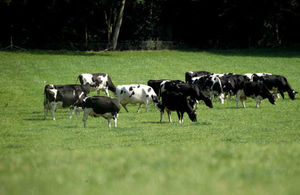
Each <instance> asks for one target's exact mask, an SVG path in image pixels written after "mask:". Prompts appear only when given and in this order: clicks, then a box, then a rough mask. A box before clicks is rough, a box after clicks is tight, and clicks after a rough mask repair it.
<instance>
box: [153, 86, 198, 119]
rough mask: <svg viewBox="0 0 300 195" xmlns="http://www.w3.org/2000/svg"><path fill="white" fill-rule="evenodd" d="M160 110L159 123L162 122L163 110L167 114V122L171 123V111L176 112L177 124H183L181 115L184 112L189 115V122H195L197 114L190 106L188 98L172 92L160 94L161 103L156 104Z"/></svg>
mask: <svg viewBox="0 0 300 195" xmlns="http://www.w3.org/2000/svg"><path fill="white" fill-rule="evenodd" d="M157 107H158V108H159V110H160V113H161V114H160V122H162V116H163V113H164V110H166V111H167V113H168V118H169V122H172V119H171V111H176V112H177V116H178V119H179V123H182V122H183V114H184V113H185V112H186V113H187V114H188V115H189V118H190V119H191V121H193V122H196V121H197V114H196V112H195V110H193V107H192V106H191V104H190V102H189V100H188V98H187V97H186V96H185V95H184V94H183V93H180V92H179V93H178V92H174V91H171V92H170V91H165V92H164V93H162V102H160V103H159V104H157Z"/></svg>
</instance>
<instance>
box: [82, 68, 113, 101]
mask: <svg viewBox="0 0 300 195" xmlns="http://www.w3.org/2000/svg"><path fill="white" fill-rule="evenodd" d="M78 80H79V81H80V83H81V84H82V85H85V84H90V86H91V89H92V90H93V91H95V90H97V94H98V95H99V94H100V90H101V91H104V92H105V94H106V95H107V96H109V93H108V90H110V91H112V92H113V93H116V87H115V85H114V84H113V82H112V81H111V79H110V76H109V75H108V74H105V73H91V74H90V73H83V74H80V75H79V76H78Z"/></svg>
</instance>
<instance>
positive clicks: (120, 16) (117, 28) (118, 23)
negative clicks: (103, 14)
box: [112, 0, 126, 50]
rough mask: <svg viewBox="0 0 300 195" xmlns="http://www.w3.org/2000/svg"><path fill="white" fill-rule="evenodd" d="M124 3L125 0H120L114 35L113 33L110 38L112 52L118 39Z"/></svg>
mask: <svg viewBox="0 0 300 195" xmlns="http://www.w3.org/2000/svg"><path fill="white" fill-rule="evenodd" d="M125 1H126V0H122V3H121V8H120V12H119V15H118V18H117V23H116V26H115V28H114V33H113V37H112V49H113V50H116V48H117V43H118V37H119V33H120V28H121V25H122V20H123V12H124V7H125Z"/></svg>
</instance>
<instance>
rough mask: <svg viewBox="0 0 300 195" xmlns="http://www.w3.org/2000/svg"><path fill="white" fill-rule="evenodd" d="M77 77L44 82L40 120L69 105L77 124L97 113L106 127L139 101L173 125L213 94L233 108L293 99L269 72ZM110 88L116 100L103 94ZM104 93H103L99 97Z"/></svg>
mask: <svg viewBox="0 0 300 195" xmlns="http://www.w3.org/2000/svg"><path fill="white" fill-rule="evenodd" d="M78 80H79V81H80V83H81V84H72V85H46V86H45V88H44V119H46V118H47V114H48V111H49V110H50V112H51V116H52V119H53V120H55V116H54V113H55V111H56V109H58V108H70V118H72V115H73V113H74V112H75V111H76V112H77V115H78V114H79V110H83V111H84V114H83V123H84V127H86V120H87V118H88V116H89V115H90V116H94V117H99V116H102V117H104V118H105V119H107V121H108V126H109V127H111V124H110V123H111V119H113V121H114V126H115V127H116V126H117V118H118V114H119V112H120V109H121V107H120V105H122V106H123V108H124V109H125V110H126V111H127V112H128V109H127V108H126V105H127V104H139V107H138V110H137V112H139V110H140V108H141V106H142V104H145V107H146V111H147V110H148V105H149V104H151V103H154V104H155V106H156V107H157V108H158V110H159V111H160V113H161V115H160V121H162V116H163V113H164V111H166V112H167V114H168V119H169V122H171V111H176V112H177V115H178V119H179V123H182V122H183V114H184V113H185V112H186V113H187V114H188V116H189V118H190V119H191V121H193V122H195V121H197V115H196V108H197V107H198V106H197V104H198V103H199V101H203V102H204V103H205V105H206V106H208V107H210V108H212V107H213V104H212V98H213V97H217V98H218V99H219V100H220V103H221V104H223V103H224V100H225V99H226V98H230V97H231V96H234V95H235V96H236V107H238V103H239V101H241V103H242V105H243V107H244V108H245V107H246V105H245V100H246V98H247V97H252V98H254V99H255V100H256V107H259V106H260V104H261V102H262V100H263V99H268V100H269V102H270V103H271V104H275V102H276V99H277V98H279V94H280V95H281V96H282V98H283V99H284V93H285V92H287V93H288V95H289V97H290V98H291V99H292V100H294V99H295V95H296V93H297V92H296V91H295V90H293V89H292V88H291V86H290V85H289V83H288V81H287V79H286V78H285V77H284V76H280V75H272V74H270V73H254V74H250V73H247V74H244V75H240V74H234V73H224V74H214V73H211V72H207V71H195V72H186V73H185V82H184V81H181V80H168V79H162V80H149V81H148V82H147V85H143V84H133V85H118V86H115V85H114V84H113V82H112V80H111V78H110V76H109V75H108V74H105V73H93V74H89V73H86V74H80V75H79V76H78ZM108 90H110V91H112V92H113V93H114V95H115V96H116V98H110V97H109V91H108ZM91 91H97V94H98V96H88V94H89V93H90V92H91ZM100 91H104V92H105V94H106V95H107V96H99V94H100Z"/></svg>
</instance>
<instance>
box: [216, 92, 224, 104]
mask: <svg viewBox="0 0 300 195" xmlns="http://www.w3.org/2000/svg"><path fill="white" fill-rule="evenodd" d="M218 98H219V100H220V103H221V104H224V99H225V95H224V94H223V93H221V94H220V95H218Z"/></svg>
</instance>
